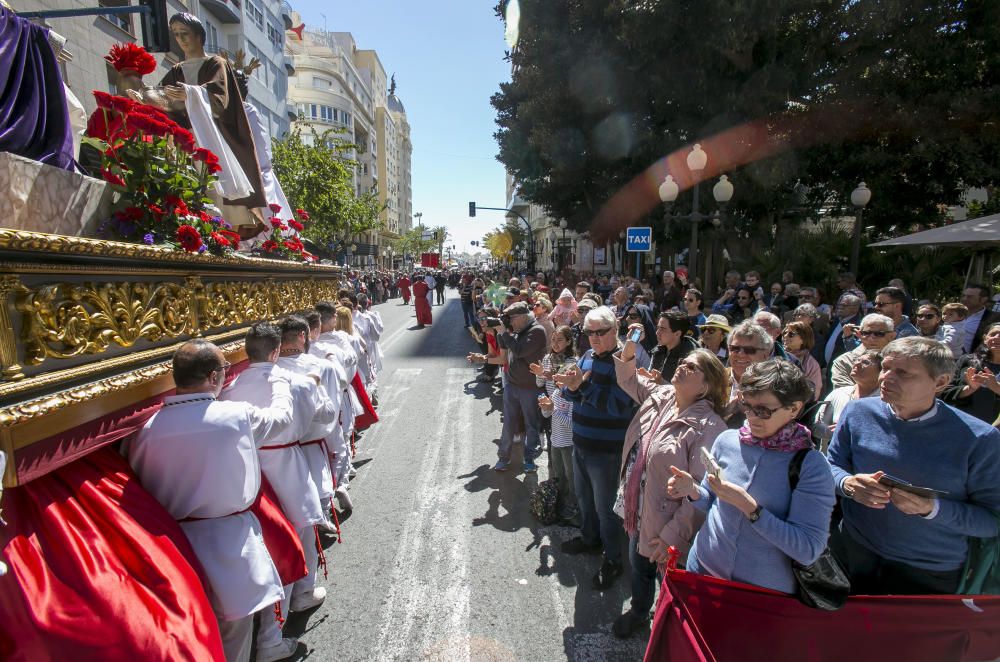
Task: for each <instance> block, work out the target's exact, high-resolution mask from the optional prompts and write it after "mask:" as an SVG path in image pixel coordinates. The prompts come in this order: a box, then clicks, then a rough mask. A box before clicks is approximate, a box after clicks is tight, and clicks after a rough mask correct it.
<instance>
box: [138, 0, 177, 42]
mask: <svg viewBox="0 0 1000 662" xmlns="http://www.w3.org/2000/svg"><path fill="white" fill-rule="evenodd" d="M139 6H140V7H149V9H150V11H149V13H148V14H147V13H144V14H142V15H141V16H140V17H139V23H140V24H141V25H142V43H143V45H144V46H145V47H146V50H147V51H149V52H150V53H167V52H169V51H170V25H169V24H168V22H167V0H139Z"/></svg>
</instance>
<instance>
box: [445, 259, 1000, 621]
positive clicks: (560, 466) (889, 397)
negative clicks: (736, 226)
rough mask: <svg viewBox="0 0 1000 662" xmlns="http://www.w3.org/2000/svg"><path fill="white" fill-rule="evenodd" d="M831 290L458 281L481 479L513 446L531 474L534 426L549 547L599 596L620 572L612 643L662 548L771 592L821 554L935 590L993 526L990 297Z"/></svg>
mask: <svg viewBox="0 0 1000 662" xmlns="http://www.w3.org/2000/svg"><path fill="white" fill-rule="evenodd" d="M837 285H838V289H839V291H838V292H836V293H833V294H832V296H830V297H829V301H828V302H824V301H823V300H822V299H821V290H820V288H817V287H814V286H800V285H799V284H797V283H795V282H794V277H793V275H792V274H791V273H790V272H785V273H784V274H782V275H781V278H780V279H775V280H774V281H773V282H772V283H771V284H770V285H768V282H767V281H766V280H764V279H763V278H762V275H761V274H760V273H757V272H754V271H750V272H747V273H745V274H741V273H739V272H736V271H731V272H729V273H727V274H726V277H725V282H724V284H723V286H722V288H721V289H720V291H718V292H716V293H714V294H712V295H708V294H706V293H704V292H703V291H702V290H701V289H700V288H699V287H697V286H696V285H692V284H688V283H686V282H684V279H683V278H679V277H678V275H677V274H675V273H673V272H670V271H666V272H664V273H663V274H662V278H661V279H660V281H659V282H657V283H650V282H649V281H647V280H640V279H634V278H631V277H627V276H622V277H617V276H610V277H609V276H596V277H595V276H588V275H581V274H576V275H570V276H569V277H568V278H559V277H556V276H554V275H552V274H543V273H538V274H535V275H534V276H530V275H529V276H526V277H523V278H522V277H518V276H516V275H512V274H509V273H495V274H476V273H473V272H467V273H465V274H463V275H462V276H461V280H460V282H459V284H458V287H459V288H460V291H461V292H462V303H463V308H467V314H466V316H465V317H466V323H467V326H468V327H469V331H470V333H471V335H472V337H473V338H474V339H475V340H476V342H478V343H479V344H480V351H478V352H473V353H470V354H469V355H468V360H469V361H470V362H472V363H475V364H481V365H482V368H481V371H480V374H479V376H478V379H479V380H480V381H483V382H488V383H492V384H495V385H496V387H497V388H499V389H500V390H502V392H503V403H504V404H503V413H504V419H503V432H502V438H501V443H500V449H499V452H498V455H499V457H498V461H497V463H496V465H495V466H494V469H495V470H496V471H498V472H510V471H512V470H516V469H517V467H515V466H514V465H513V464H512V463H513V457H514V454H515V449H516V447H517V446H518V445H519V444H523V448H524V450H523V453H522V456H523V464H522V466H521V469H522V470H523V471H524V472H525V473H534V472H536V471H537V470H538V460H539V457H540V456H541V454H542V453H543V449H544V448H545V443H546V438H547V440H548V445H549V446H550V449H551V450H550V459H549V461H548V470H549V476H550V478H554V479H556V480H557V483H558V487H559V515H560V517H561V518H562V523H563V524H565V525H568V526H572V527H577V528H578V529H579V533H578V534H577V535H575V536H574V537H571V538H569V539H567V540H565V541H564V542H563V543H562V546H561V549H562V551H563V552H564V553H567V554H593V555H600V557H601V563H600V566H599V567H598V569H597V572H596V574H595V575H594V577H593V581H592V585H593V588H594V589H596V590H598V591H603V590H605V589H607V588H608V587H610V586H611V585H613V584H614V583H615V581H616V579H617V578H618V577H619V576H621V575H623V574H626V573H627V574H628V576H629V582H630V586H631V591H632V601H631V607H630V609H629V610H628V611H626V612H625V613H624V614H622V615H621V616H620V617H619V618H618V619H617V620H616V621H615V623H614V624H613V631H614V633H615V634H616V635H618V636H621V637H627V636H631V635H632V634H634V633H635V632H637V631H638V630H640V629H641V628H642V627H643V626H644V625H645V624H646V623H647V622H648V620H649V610H650V608H651V607H652V605H653V602H654V597H655V592H656V586H657V579H658V577H660V576H662V573H663V572H664V567H665V565H664V564H665V563H666V562H667V560H668V556H669V552H668V550H671V549H673V550H676V553H677V554H679V559H678V561H679V565H680V566H681V567H686V569H687V570H688V571H691V572H696V573H702V574H706V575H711V576H714V577H718V578H722V579H726V580H731V581H738V582H745V583H750V584H755V585H759V586H763V587H767V588H771V589H774V590H777V591H781V592H784V593H789V594H794V593H796V590H797V589H796V579H795V576H794V575H793V571H792V569H793V563H797V564H802V565H804V566H808V565H809V564H811V563H814V562H815V561H816V560H817V559H818V558H819V557H820V555H821V554H823V553H824V551H825V550H829V551H830V552H832V554H833V556H834V558H835V559H836V560H837V562H838V563H839V564H840V565H841V566H842V568H843V569H844V571H845V572H846V574H847V576H848V577H849V579H850V582H851V587H852V589H851V590H852V593H855V594H860V593H863V594H933V593H941V594H948V593H955V592H956V591H957V590H958V589H959V586H960V584H961V571H962V568H963V567H964V565H965V563H966V560H967V555H968V552H969V549H970V540H972V539H974V538H993V537H996V536H997V535H998V521H1000V431H998V430H997V428H996V426H997V425H998V424H1000V420H998V417H1000V381H998V375H1000V308H997V309H996V310H994V300H993V297H992V291H991V289H990V288H989V287H987V286H985V285H979V284H970V285H967V286H966V287H965V288H964V289H963V290H962V291H961V292H960V293H956V299H957V300H955V301H926V300H920V299H918V298H916V297H914V296H912V295H911V294H910V293H909V292H908V291H907V289H906V288H905V285H904V283H902V282H901V281H899V280H898V279H896V280H893V281H890V282H888V283H887V284H886V285H885V286H884V287H879V288H877V289H875V290H874V291H869V292H865V291H863V290H862V288H861V287H860V286H859V285H858V283H857V280H856V279H855V277H854V275H853V274H850V273H843V274H840V276H839V278H838V281H837ZM539 431H541V434H540V433H539ZM793 463H794V466H795V468H794V471H795V472H797V473H796V475H797V476H798V478H797V481H794V482H793V481H790V480H789V472H790V471H791V470H792V467H793ZM838 502H839V503H838ZM626 556H627V558H626Z"/></svg>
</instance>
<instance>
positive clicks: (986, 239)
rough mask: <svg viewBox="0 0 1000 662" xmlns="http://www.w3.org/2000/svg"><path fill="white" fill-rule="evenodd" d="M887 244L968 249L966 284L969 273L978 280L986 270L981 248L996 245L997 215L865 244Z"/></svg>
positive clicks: (999, 238)
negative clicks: (969, 250) (970, 251)
mask: <svg viewBox="0 0 1000 662" xmlns="http://www.w3.org/2000/svg"><path fill="white" fill-rule="evenodd" d="M889 246H930V247H939V246H944V247H955V248H971V249H973V252H972V254H971V255H970V257H969V268H968V269H967V270H966V273H965V284H966V285H968V284H969V282H970V281H971V280H972V277H973V274H975V280H982V278H983V276H984V274H985V273H986V272H989V271H990V269H989V268H988V265H987V264H986V253H984V252H983V251H988V250H991V249H996V248H997V247H1000V214H993V215H991V216H981V217H979V218H974V219H972V220H971V221H962V222H961V223H952V224H951V225H945V226H943V227H940V228H932V229H930V230H923V231H921V232H914V233H913V234H906V235H903V236H902V237H895V238H894V239H886V240H885V241H879V242H877V243H874V244H868V247H869V248H886V247H889Z"/></svg>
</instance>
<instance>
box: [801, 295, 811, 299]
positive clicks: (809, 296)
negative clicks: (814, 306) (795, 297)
mask: <svg viewBox="0 0 1000 662" xmlns="http://www.w3.org/2000/svg"><path fill="white" fill-rule="evenodd" d="M799 298H800V299H812V298H813V295H811V294H800V295H799Z"/></svg>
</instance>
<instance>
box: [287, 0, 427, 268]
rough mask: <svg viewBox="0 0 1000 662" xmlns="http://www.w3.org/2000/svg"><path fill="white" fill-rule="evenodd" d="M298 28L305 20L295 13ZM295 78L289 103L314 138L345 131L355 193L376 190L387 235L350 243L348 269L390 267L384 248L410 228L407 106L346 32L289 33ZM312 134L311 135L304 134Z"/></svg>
mask: <svg viewBox="0 0 1000 662" xmlns="http://www.w3.org/2000/svg"><path fill="white" fill-rule="evenodd" d="M292 22H293V24H294V25H296V26H297V25H300V24H301V18H300V17H299V16H298V15H297V14H296V13H294V12H293V13H292ZM285 50H286V53H287V54H288V55H289V56H290V57H291V59H292V64H293V66H294V69H295V74H294V75H293V76H292V78H291V82H290V86H289V92H288V96H289V104H290V105H292V106H293V107H294V108H295V110H296V112H297V114H298V116H299V117H300V118H301V119H300V120H298V121H301V122H302V123H303V128H313V129H315V130H316V131H317V133H322V132H324V131H326V130H328V129H336V130H338V131H341V132H343V137H344V138H345V139H346V140H349V141H351V142H353V143H354V144H355V145H357V147H358V149H357V150H356V151H352V152H351V153H349V154H348V156H350V157H352V158H354V159H355V160H357V162H358V168H357V170H356V172H355V178H354V186H355V192H356V193H357V194H358V195H361V194H362V193H365V192H368V191H371V190H375V191H377V192H378V196H379V202H380V203H382V204H383V205H384V206H385V210H384V211H383V212H382V219H381V220H382V229H381V230H373V231H370V232H364V233H361V234H359V235H356V236H354V237H351V243H352V244H353V245H354V247H355V249H354V251H352V256H351V262H352V263H353V264H355V265H358V266H364V265H375V264H380V265H383V264H384V265H387V264H390V259H389V254H388V251H387V244H388V242H389V240H391V239H393V238H395V237H397V236H398V235H399V233H400V232H402V231H405V230H406V229H408V228H409V227H410V225H411V224H412V221H411V219H412V215H413V203H412V189H411V185H410V158H411V153H412V146H411V143H410V127H409V123H408V122H407V121H406V111H405V109H404V108H403V104H402V102H401V101H400V100H399V99H398V98H397V97H395V96H394V95H393V96H390V95H389V93H388V91H387V79H386V73H385V68H384V67H383V66H382V63H381V61H380V60H379V57H378V54H377V53H376V52H375V51H374V50H361V49H358V47H357V44H356V43H355V41H354V37H353V36H352V35H351V34H350V33H349V32H324V31H322V30H315V29H308V30H303V31H302V37H301V39H300V38H299V37H298V36H296V35H295V34H294V33H289V35H288V40H287V41H286V43H285ZM305 135H311V132H310V133H307V134H304V137H305Z"/></svg>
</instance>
